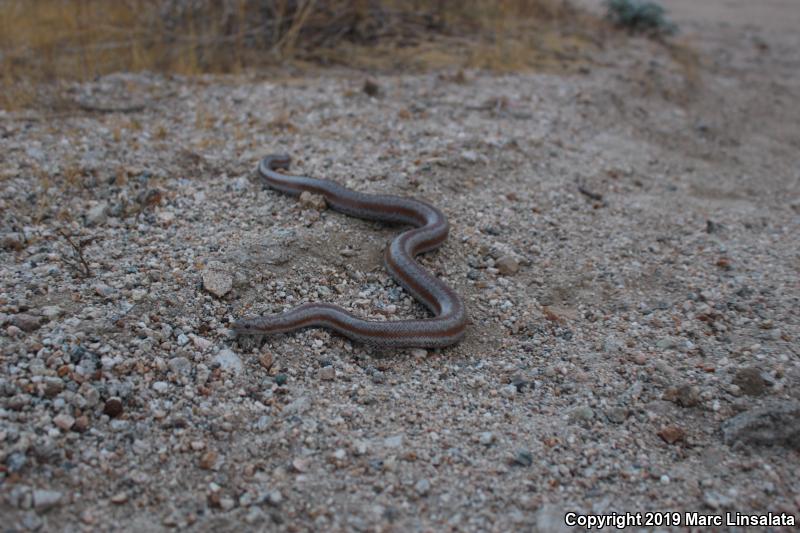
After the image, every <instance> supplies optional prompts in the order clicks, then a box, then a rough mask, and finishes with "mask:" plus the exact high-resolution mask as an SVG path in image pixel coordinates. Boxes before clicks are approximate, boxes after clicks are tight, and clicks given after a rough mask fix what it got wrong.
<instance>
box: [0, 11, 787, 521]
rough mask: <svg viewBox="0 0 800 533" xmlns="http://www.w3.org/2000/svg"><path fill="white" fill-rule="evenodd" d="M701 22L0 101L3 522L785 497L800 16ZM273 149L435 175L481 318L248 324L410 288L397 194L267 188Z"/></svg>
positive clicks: (474, 515)
mask: <svg viewBox="0 0 800 533" xmlns="http://www.w3.org/2000/svg"><path fill="white" fill-rule="evenodd" d="M702 30H703V31H702V32H698V33H697V34H693V35H698V37H696V41H695V42H694V46H696V47H698V48H699V49H700V50H701V52H702V54H703V57H704V59H703V60H702V61H701V62H700V63H699V64H697V65H695V66H694V67H691V65H689V66H688V67H687V64H686V63H681V62H680V61H678V60H676V59H675V58H674V57H673V56H671V55H670V50H668V49H666V48H665V47H663V46H660V45H658V44H657V43H653V42H650V41H647V40H645V39H638V38H631V40H630V41H625V42H620V43H619V46H613V47H607V48H606V49H604V50H597V51H596V60H594V61H592V62H590V63H588V64H587V65H586V66H585V68H583V69H582V71H581V73H579V74H571V75H563V74H560V73H558V72H528V73H509V74H493V73H489V72H483V71H465V72H463V73H461V74H458V73H456V72H450V71H442V72H433V73H427V74H399V73H398V74H384V75H380V76H377V75H376V76H375V77H374V79H373V80H370V81H369V83H365V79H364V77H363V75H362V74H360V73H357V72H352V71H346V70H338V69H332V70H325V71H322V72H321V73H320V74H314V73H311V74H306V75H304V76H302V77H298V76H296V75H289V74H288V73H285V72H275V73H274V75H271V76H270V77H269V79H260V80H259V79H255V78H246V77H239V78H237V77H204V78H202V79H185V78H181V77H171V78H165V77H160V76H157V75H151V74H136V75H134V74H119V75H113V76H106V77H103V78H99V79H98V80H96V81H94V82H91V83H87V84H83V85H75V86H73V87H72V88H70V90H69V92H68V94H70V95H73V96H75V97H76V98H79V97H80V95H85V94H90V93H92V91H95V90H97V89H98V87H102V88H103V90H104V93H107V94H109V95H111V96H113V94H114V93H115V91H117V90H118V91H119V92H120V94H126V95H129V94H130V93H131V91H133V92H136V96H137V99H143V100H148V98H149V97H150V95H162V96H161V97H160V98H159V99H158V100H153V101H152V103H151V104H148V105H147V106H145V107H144V109H142V110H133V111H130V112H108V113H86V112H82V111H81V112H78V111H75V112H69V113H63V114H59V115H53V116H45V115H35V116H33V115H31V114H30V113H17V112H13V113H12V112H1V113H2V116H0V118H1V119H2V120H0V145H1V146H2V153H3V163H2V165H0V221H1V222H2V227H0V238H1V239H2V241H1V243H2V248H1V249H0V352H1V353H2V356H1V357H0V376H2V377H0V461H1V462H2V466H3V468H2V470H1V471H0V479H1V480H2V481H0V509H2V514H3V516H4V519H5V525H6V526H8V527H9V528H11V529H25V528H28V529H30V528H34V529H35V528H42V529H43V530H59V529H67V530H74V529H78V528H89V529H98V530H110V529H126V530H163V529H165V528H177V529H186V528H193V529H198V530H241V529H242V528H244V529H248V527H256V526H255V525H256V524H258V526H257V527H264V528H268V529H275V530H281V531H296V530H322V531H325V530H333V531H344V530H373V529H374V530H401V531H420V530H458V531H485V530H493V529H494V530H531V529H535V528H538V529H539V530H541V531H556V530H558V529H560V528H562V526H563V516H564V513H565V512H567V511H575V512H578V513H587V512H592V511H598V510H599V511H602V510H604V509H605V510H607V509H611V508H613V509H615V510H618V511H631V512H636V511H648V510H676V509H697V508H698V507H699V508H700V509H699V510H705V511H710V510H714V509H736V510H738V511H740V512H764V511H766V510H772V511H785V512H795V513H796V512H797V495H798V494H800V485H799V484H798V483H800V482H799V481H798V479H797V476H796V475H794V472H796V464H797V451H796V448H797V435H796V431H794V429H793V428H796V427H798V426H800V424H798V420H797V417H798V409H797V402H798V401H800V392H798V391H800V387H799V386H798V385H800V353H799V352H798V349H797V338H798V337H800V319H799V318H798V313H797V309H798V303H800V302H798V283H797V280H798V270H797V265H798V261H799V260H800V256H798V249H799V247H798V237H797V236H798V235H800V201H799V200H798V190H797V183H798V177H799V176H798V173H797V172H798V171H797V158H796V153H797V147H798V146H800V131H799V130H798V127H797V124H800V116H798V113H800V110H798V108H797V106H796V105H794V104H795V103H796V102H797V101H798V99H799V98H798V97H800V94H799V93H798V88H799V87H800V83H798V80H799V78H798V72H800V68H798V67H800V55H798V50H800V47H798V46H796V45H795V43H790V42H789V41H790V40H791V39H793V38H794V37H792V36H787V35H770V34H766V33H762V34H759V39H762V40H763V42H766V43H769V46H768V47H767V48H763V47H760V48H754V46H753V42H752V40H749V39H742V38H740V35H739V34H738V33H737V34H735V35H734V33H733V32H729V31H728V30H727V29H726V28H722V27H720V28H717V27H710V26H709V27H703V28H702ZM748 31H751V32H756V31H757V30H748ZM753 34H754V33H753ZM699 35H702V36H703V37H702V38H701V37H699ZM748 35H750V34H748ZM679 59H680V58H679ZM689 67H691V68H689ZM687 68H689V71H687ZM692 68H695V69H696V70H697V71H696V72H694V73H693V72H692V71H691V70H692ZM456 79H457V80H458V81H454V80H456ZM765 94H769V95H770V96H769V98H765V96H764V95H765ZM120 109H122V108H120ZM700 126H702V127H700ZM270 152H287V153H290V154H292V155H293V156H294V158H295V159H294V163H293V167H292V168H293V169H295V170H296V171H297V172H298V173H300V174H305V175H312V176H324V177H329V178H331V179H334V180H336V181H337V182H339V183H342V184H344V185H347V186H349V187H352V188H355V189H358V190H361V191H367V192H374V193H395V194H401V195H407V196H417V197H421V198H425V199H427V200H428V201H430V202H431V203H433V204H434V205H437V206H439V207H441V208H442V209H443V210H444V212H445V213H446V214H447V215H448V216H449V219H450V223H451V234H450V237H449V239H448V240H447V242H446V243H445V244H444V246H443V247H442V248H441V249H440V250H438V251H436V252H432V253H429V254H426V255H424V256H423V257H421V259H420V260H421V262H422V263H423V264H424V265H425V266H426V267H427V268H428V269H429V270H431V271H433V272H436V273H437V275H439V276H441V277H442V278H444V279H445V280H447V281H448V283H450V284H451V285H452V286H453V287H454V289H456V290H457V291H459V293H460V294H462V295H463V297H464V300H465V302H466V304H467V306H468V309H469V313H470V317H471V323H470V326H469V330H468V334H467V336H466V338H465V340H464V341H463V342H462V343H461V344H460V345H458V346H456V347H453V348H449V349H445V350H421V349H414V350H400V351H395V352H375V351H373V350H371V349H369V348H368V347H365V346H361V345H357V344H353V343H351V342H349V341H347V340H346V339H343V338H341V337H339V336H336V335H334V334H331V333H330V332H327V331H323V330H315V329H310V330H305V331H302V332H298V333H295V334H291V335H282V336H276V337H271V338H268V339H249V340H247V341H244V342H237V341H236V340H235V339H234V338H233V336H232V335H231V332H230V330H229V327H230V325H231V322H232V321H233V320H234V319H235V318H237V317H239V316H242V315H247V314H258V313H271V312H280V311H282V310H284V309H288V308H291V307H293V306H295V305H298V304H301V303H304V302H310V301H318V300H324V301H328V302H332V303H336V304H339V305H343V306H345V307H346V308H348V309H349V310H351V311H352V312H353V313H355V314H358V315H360V316H365V317H369V318H371V319H375V320H395V319H402V318H419V317H425V316H427V312H426V311H425V310H424V309H423V308H422V307H421V306H420V305H419V304H418V303H417V302H416V301H414V300H413V299H412V298H411V297H410V296H409V295H408V294H407V293H406V292H405V291H403V290H402V289H401V288H399V287H398V286H397V284H396V283H395V282H394V281H393V280H392V279H391V278H390V277H389V276H388V275H387V274H386V272H385V271H384V270H383V268H382V266H381V254H382V250H383V247H384V245H385V243H386V242H388V241H389V240H390V239H391V238H392V237H393V236H394V235H395V234H396V233H397V231H398V228H396V227H389V226H387V225H383V224H378V223H374V222H368V221H361V220H356V219H353V218H350V217H346V216H343V215H340V214H337V213H335V212H333V211H331V210H329V209H326V208H325V205H324V203H321V202H320V201H319V198H314V197H313V195H312V196H307V197H306V198H304V200H303V201H302V202H300V201H298V200H295V199H293V198H290V197H288V196H285V195H281V194H278V193H275V192H274V191H270V190H266V189H264V188H263V187H262V186H261V184H259V182H258V181H257V179H255V177H254V172H253V170H254V168H255V165H256V163H257V161H258V160H259V158H260V157H261V156H263V155H265V154H266V153H270ZM587 192H589V193H590V194H587ZM598 198H599V199H600V200H598ZM61 232H64V233H65V234H67V235H70V238H71V239H72V241H73V242H74V243H82V244H80V246H81V247H82V249H81V253H82V259H83V261H85V265H84V264H83V263H82V260H81V255H80V254H79V253H78V251H77V250H75V249H74V248H73V247H72V246H71V245H70V244H69V243H68V242H67V240H66V239H65V238H64V237H63V236H62V235H61ZM84 266H85V267H88V269H89V274H88V275H87V272H86V270H85V268H84Z"/></svg>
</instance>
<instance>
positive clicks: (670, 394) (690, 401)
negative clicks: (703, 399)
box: [664, 383, 700, 407]
mask: <svg viewBox="0 0 800 533" xmlns="http://www.w3.org/2000/svg"><path fill="white" fill-rule="evenodd" d="M664 399H665V400H668V401H671V402H674V403H676V404H677V405H680V406H681V407H695V406H697V405H699V403H700V390H699V389H698V388H697V387H695V386H694V385H690V384H688V383H684V384H682V385H679V386H678V387H674V388H671V389H667V391H666V392H665V393H664Z"/></svg>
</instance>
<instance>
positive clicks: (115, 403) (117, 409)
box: [103, 396, 123, 418]
mask: <svg viewBox="0 0 800 533" xmlns="http://www.w3.org/2000/svg"><path fill="white" fill-rule="evenodd" d="M122 409H123V407H122V400H121V399H120V398H119V397H117V396H113V397H111V398H109V399H108V400H106V403H105V405H104V406H103V414H106V415H108V416H110V417H111V418H116V417H118V416H119V415H121V414H122Z"/></svg>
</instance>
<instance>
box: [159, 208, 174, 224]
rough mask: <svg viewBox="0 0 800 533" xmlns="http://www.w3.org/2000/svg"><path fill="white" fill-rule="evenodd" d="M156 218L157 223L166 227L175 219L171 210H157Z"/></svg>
mask: <svg viewBox="0 0 800 533" xmlns="http://www.w3.org/2000/svg"><path fill="white" fill-rule="evenodd" d="M156 219H158V223H159V224H161V225H162V226H164V227H167V226H169V225H170V224H172V223H173V222H174V221H175V213H173V212H172V211H159V212H158V214H157V215H156Z"/></svg>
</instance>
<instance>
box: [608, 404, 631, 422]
mask: <svg viewBox="0 0 800 533" xmlns="http://www.w3.org/2000/svg"><path fill="white" fill-rule="evenodd" d="M629 413H630V412H629V411H628V409H627V408H625V407H612V408H610V409H609V410H608V411H607V412H606V418H608V421H609V422H612V423H614V424H622V423H623V422H625V420H626V419H627V418H628V414H629Z"/></svg>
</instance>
